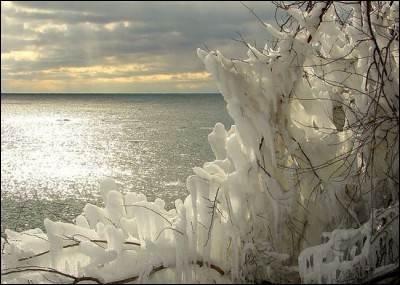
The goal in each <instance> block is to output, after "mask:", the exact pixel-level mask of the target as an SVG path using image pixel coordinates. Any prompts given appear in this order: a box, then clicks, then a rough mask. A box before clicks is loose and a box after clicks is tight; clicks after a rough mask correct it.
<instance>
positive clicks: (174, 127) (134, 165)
mask: <svg viewBox="0 0 400 285" xmlns="http://www.w3.org/2000/svg"><path fill="white" fill-rule="evenodd" d="M216 122H222V123H223V124H224V125H225V126H226V128H227V129H229V128H230V126H231V124H232V123H233V122H232V121H231V119H230V117H229V115H228V113H227V110H226V104H225V101H224V100H223V98H222V96H221V95H219V94H130V95H128V94H122V95H117V94H92V95H89V94H85V95H84V94H47V95H43V94H40V95H39V94H29V95H28V94H27V95H21V94H18V95H10V94H2V95H1V230H2V232H3V231H4V229H5V228H11V229H16V230H22V229H28V228H34V227H42V225H43V219H44V218H45V217H49V218H51V219H53V220H62V221H69V222H71V221H73V218H74V217H75V216H76V215H78V214H79V213H80V211H81V210H82V208H83V206H84V205H85V204H86V203H87V202H91V203H95V204H101V203H102V202H101V201H100V199H99V193H98V186H99V183H100V181H101V179H102V178H104V177H113V178H114V179H115V180H116V181H117V184H118V186H119V190H120V191H122V192H124V193H126V192H129V191H135V192H141V193H145V194H146V195H147V196H148V198H149V200H153V199H154V198H155V197H160V198H163V199H164V200H165V201H166V202H167V207H168V208H171V207H172V206H173V202H174V201H175V199H177V198H184V197H185V196H186V195H187V192H186V186H185V184H186V178H187V177H188V176H189V175H192V174H193V172H192V168H193V167H194V166H202V165H203V163H204V162H206V161H211V160H214V156H213V154H212V151H211V148H210V146H209V144H208V141H207V135H208V134H209V133H210V132H211V131H212V127H213V126H214V125H215V123H216Z"/></svg>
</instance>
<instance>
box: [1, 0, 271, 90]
mask: <svg viewBox="0 0 400 285" xmlns="http://www.w3.org/2000/svg"><path fill="white" fill-rule="evenodd" d="M242 3H243V4H245V5H246V6H248V7H250V8H253V9H254V11H255V12H256V14H257V15H258V16H259V18H260V19H261V20H262V21H263V22H268V23H271V24H272V23H274V22H275V20H274V11H275V9H274V6H273V5H272V4H271V3H268V2H257V1H255V2H250V1H243V2H242ZM242 3H241V2H236V1H226V2H223V1H209V2H208V1H176V2H168V1H165V2H164V1H162V2H161V1H160V2H157V1H137V2H132V1H129V2H125V1H93V2H92V1H73V2H72V1H70V2H68V1H65V2H64V1H36V2H35V1H22V2H19V1H14V2H6V1H1V92H2V93H8V92H22V93H24V92H27V93H53V92H57V93H58V92H60V93H63V92H64V93H65V92H71V93H175V92H179V93H189V92H202V93H203V92H204V93H210V92H218V88H217V84H216V83H215V81H214V80H213V78H212V76H211V75H210V74H209V73H208V72H207V71H206V69H205V66H204V64H203V63H202V61H201V60H200V59H199V58H198V57H197V53H196V50H197V48H202V49H206V48H208V49H209V50H220V51H221V52H222V53H223V54H224V55H225V56H226V57H227V58H240V59H245V58H246V53H247V48H246V47H245V45H244V44H243V43H240V42H238V41H235V40H234V39H237V40H238V39H240V36H239V34H240V35H241V36H242V37H243V39H244V40H245V41H246V42H248V43H250V44H252V45H256V46H257V47H259V48H262V47H264V46H265V43H267V41H268V40H270V39H271V38H270V35H269V34H268V32H267V31H266V29H265V27H264V26H263V25H262V24H261V23H260V21H259V20H258V19H257V18H256V17H255V16H254V15H252V13H250V11H249V10H248V9H247V8H246V7H245V6H244V5H243V4H242Z"/></svg>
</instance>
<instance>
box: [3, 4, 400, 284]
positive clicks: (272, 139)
mask: <svg viewBox="0 0 400 285" xmlns="http://www.w3.org/2000/svg"><path fill="white" fill-rule="evenodd" d="M329 3H330V4H329ZM329 3H328V2H317V3H316V4H315V5H314V7H313V9H312V10H311V11H302V10H299V9H295V8H293V7H291V8H287V9H288V10H287V11H288V13H289V14H290V15H291V16H292V17H294V18H295V19H297V21H298V29H297V28H294V29H293V30H291V31H288V32H286V33H283V32H281V31H277V30H275V28H273V27H272V26H271V25H266V26H267V29H268V30H269V31H270V32H271V33H272V34H273V35H275V36H276V37H278V38H279V42H278V44H277V45H276V46H275V47H273V48H272V47H269V46H267V45H266V46H265V48H264V49H263V50H259V49H256V48H255V47H252V46H250V45H248V47H249V51H248V57H249V58H248V59H247V60H243V61H240V60H229V59H227V58H225V57H224V56H223V55H222V54H221V53H220V52H219V51H216V52H208V53H207V52H204V51H202V50H198V56H199V57H200V58H201V59H202V60H203V62H204V63H205V66H206V68H207V70H208V71H209V72H210V73H212V74H213V76H214V77H215V79H216V81H217V83H218V87H219V89H220V91H221V93H222V94H223V96H224V98H225V100H226V102H227V108H228V111H229V114H230V116H231V117H232V118H233V119H234V121H235V125H233V126H232V127H231V128H230V130H226V129H225V127H224V126H223V125H222V124H220V123H218V124H216V125H215V127H214V130H213V131H212V132H211V133H210V135H209V136H208V139H209V143H210V146H211V148H212V150H213V151H214V154H215V160H214V161H212V162H207V163H205V164H204V165H203V167H195V168H194V175H193V176H190V177H188V179H187V189H188V192H189V195H188V196H187V197H186V199H185V200H184V201H181V200H177V201H176V203H175V209H173V210H170V211H167V210H166V209H165V208H164V201H162V200H160V199H156V200H155V201H154V202H151V201H147V198H146V197H145V196H144V195H142V194H136V193H128V194H126V195H123V194H121V193H120V192H118V189H117V187H116V185H115V183H114V182H113V181H112V180H106V181H103V182H102V183H101V185H100V193H101V196H102V198H103V200H104V202H105V205H104V207H97V206H94V205H91V204H88V205H86V207H85V208H84V210H83V213H82V215H80V216H78V217H77V219H76V224H75V225H74V224H67V223H61V222H53V221H50V220H45V228H46V233H44V232H42V231H41V230H39V229H35V230H29V231H25V232H21V233H17V232H13V231H11V230H6V236H5V237H2V239H1V247H2V260H1V267H2V271H1V272H2V273H1V281H2V283H28V282H32V283H49V282H53V283H61V282H63V283H64V282H65V283H67V282H70V283H73V282H75V283H78V282H82V283H83V282H92V283H93V282H94V283H114V284H115V283H119V284H121V283H136V282H138V283H147V282H151V283H153V282H155V283H175V282H177V283H214V282H215V283H235V282H260V281H263V280H268V281H272V282H282V283H287V282H297V281H301V282H305V283H340V282H349V281H350V282H351V281H353V282H354V281H360V280H365V278H370V277H371V276H372V275H373V274H376V273H377V272H381V271H383V270H385V269H387V268H393V266H394V267H396V266H397V267H398V263H399V229H398V219H399V203H398V200H399V195H398V181H399V169H398V163H399V161H398V144H399V141H398V118H399V95H398V89H399V88H398V87H399V73H398V70H399V57H398V48H399V45H398V44H399V41H398V33H399V26H398V25H399V24H398V4H396V3H392V4H390V3H388V2H384V3H380V4H381V6H379V7H375V6H373V5H377V4H376V2H373V3H372V4H368V3H367V2H363V3H362V4H359V3H358V4H351V5H352V6H351V7H352V17H351V18H349V19H348V23H346V24H343V25H342V24H341V23H340V21H339V20H338V19H337V14H336V10H335V8H337V7H336V5H337V4H334V3H332V2H329ZM354 3H355V2H354ZM374 3H375V4H374ZM349 5H350V4H349ZM371 5H372V6H371ZM371 9H372V10H371ZM366 15H369V16H368V17H366ZM393 34H394V35H397V37H396V36H393ZM390 39H391V40H390ZM374 59H375V62H374ZM381 60H382V61H381ZM376 62H378V63H377V64H376Z"/></svg>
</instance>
